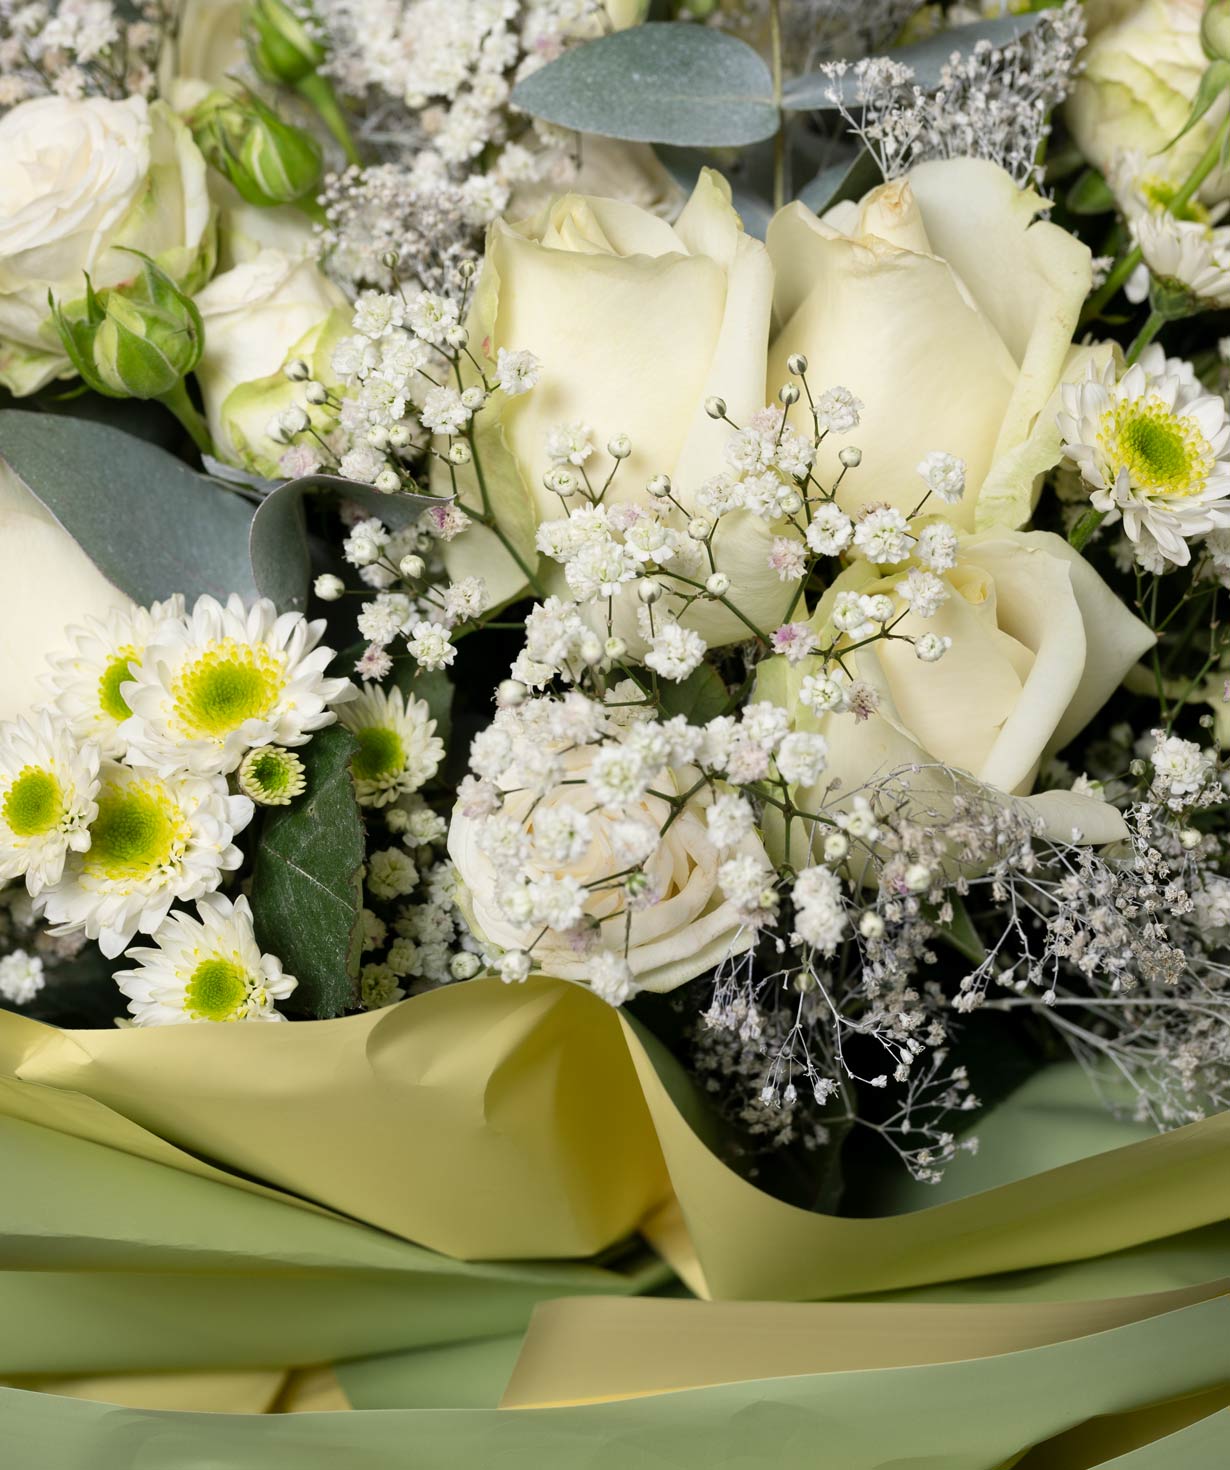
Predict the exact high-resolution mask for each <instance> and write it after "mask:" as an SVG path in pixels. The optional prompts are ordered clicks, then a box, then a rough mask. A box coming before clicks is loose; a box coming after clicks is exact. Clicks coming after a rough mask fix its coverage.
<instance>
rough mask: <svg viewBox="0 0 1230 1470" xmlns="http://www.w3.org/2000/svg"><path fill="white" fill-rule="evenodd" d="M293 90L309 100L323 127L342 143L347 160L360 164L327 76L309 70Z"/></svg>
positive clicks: (357, 152) (360, 161)
mask: <svg viewBox="0 0 1230 1470" xmlns="http://www.w3.org/2000/svg"><path fill="white" fill-rule="evenodd" d="M295 91H296V92H298V93H299V95H300V96H301V97H302V98H303V99H304V100H305V101H306V102H310V103H311V104H312V106H313V107H314V108H315V109H316V111H317V112H318V113H319V114H320V119H321V121H322V122H323V123H324V125H325V127H327V128H328V129H329V131H330V132H331V133H332V134H333V136H334V137H335V138H336V139H337V141H338V142H339V143H340V144H341V145H342V152H343V153H345V155H346V159H347V161H348V162H349V163H355V164H361V163H362V162H363V160H362V159H361V158H360V157H359V150H358V149H357V148H356V147H355V145H354V139H353V138H352V137H351V136H350V128H349V126H348V125H347V122H346V118H345V115H344V113H343V112H342V109H341V108H340V107H339V106H338V101H337V94H336V93H335V92H334V90H333V84H332V83H331V82H330V81H329V79H328V77H322V76H321V75H320V73H319V72H315V71H313V72H309V73H308V74H307V76H305V77H304V78H303V80H302V81H299V82H296V83H295Z"/></svg>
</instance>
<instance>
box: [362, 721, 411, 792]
mask: <svg viewBox="0 0 1230 1470" xmlns="http://www.w3.org/2000/svg"><path fill="white" fill-rule="evenodd" d="M354 738H355V739H356V740H357V741H358V743H359V748H358V750H356V751H355V753H354V757H353V760H352V761H351V766H352V769H353V770H354V773H355V775H356V777H358V779H359V780H360V781H380V780H384V779H386V778H388V777H389V776H396V775H398V774H400V772H402V771H403V770H405V768H406V747H405V746H404V745H403V744H402V741H401V736H400V735H399V734H398V733H397V731H396V730H391V729H390V728H389V726H388V725H368V726H367V727H366V729H363V730H356V731H355V732H354Z"/></svg>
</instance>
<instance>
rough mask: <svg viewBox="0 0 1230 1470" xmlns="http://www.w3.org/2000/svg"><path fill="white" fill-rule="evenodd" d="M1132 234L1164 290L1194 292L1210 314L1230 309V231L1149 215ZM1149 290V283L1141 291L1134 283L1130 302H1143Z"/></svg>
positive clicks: (1164, 215) (1162, 215)
mask: <svg viewBox="0 0 1230 1470" xmlns="http://www.w3.org/2000/svg"><path fill="white" fill-rule="evenodd" d="M1132 234H1133V236H1134V237H1135V240H1136V243H1137V245H1139V246H1140V253H1141V254H1142V255H1143V256H1144V259H1145V264H1146V265H1147V266H1148V268H1149V270H1150V271H1151V272H1152V274H1153V275H1154V276H1155V277H1156V278H1157V279H1158V280H1159V281H1160V282H1161V283H1162V284H1163V285H1164V286H1166V287H1169V288H1170V289H1172V290H1173V289H1175V288H1176V287H1177V288H1180V289H1182V290H1185V291H1188V292H1190V293H1191V295H1193V296H1194V297H1196V299H1197V300H1198V301H1199V302H1200V303H1201V304H1202V305H1203V306H1204V308H1205V309H1206V310H1209V309H1214V308H1221V307H1225V306H1230V227H1227V226H1225V225H1217V226H1215V225H1207V224H1202V223H1200V222H1199V221H1198V220H1186V219H1175V217H1174V215H1172V214H1145V215H1142V216H1141V217H1140V218H1139V219H1138V220H1136V221H1135V222H1134V224H1133V225H1132ZM1147 289H1148V288H1147V282H1146V283H1145V284H1144V289H1141V283H1140V281H1139V280H1135V279H1134V289H1133V290H1131V291H1130V292H1129V298H1130V299H1134V300H1137V301H1143V300H1144V297H1145V295H1146V294H1147Z"/></svg>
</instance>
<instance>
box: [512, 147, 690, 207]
mask: <svg viewBox="0 0 1230 1470" xmlns="http://www.w3.org/2000/svg"><path fill="white" fill-rule="evenodd" d="M557 172H558V173H560V174H562V175H563V177H562V178H560V177H556V176H555V175H556V173H557ZM561 186H563V187H566V188H567V189H568V190H569V191H570V192H571V193H573V194H586V195H593V196H596V197H597V198H599V199H620V200H622V201H623V202H624V203H625V204H634V205H636V207H637V208H638V209H645V210H648V211H649V213H650V214H658V215H661V216H662V217H663V219H673V218H674V217H675V216H676V215H677V214H678V213H679V210H680V208H681V207H682V205H683V201H684V194H683V190H682V189H681V188H680V187H679V185H678V184H677V183H676V182H675V180H674V178H673V177H672V176H671V174H670V171H669V170H668V169H667V168H666V167H665V166H664V165H663V163H662V160H661V159H660V158H659V157H658V155H657V154H656V153H655V152H654V151H653V149H652V148H651V147H650V146H649V144H648V143H624V142H622V141H621V140H620V139H618V138H600V137H598V136H597V135H596V134H593V133H582V134H580V136H579V137H578V138H577V140H576V144H575V147H574V148H572V149H570V150H569V151H568V153H566V154H562V155H561V158H560V168H559V169H558V170H552V171H551V172H550V174H549V175H548V177H547V178H544V179H540V180H537V181H536V182H534V183H525V184H518V185H517V186H516V188H514V189H513V191H512V198H511V199H510V200H509V203H508V208H507V209H506V210H504V214H505V216H506V217H507V218H509V219H527V218H528V217H529V216H530V215H532V214H537V213H538V212H539V211H540V210H542V209H545V208H546V207H547V206H548V205H549V204H550V202H551V200H552V199H553V198H554V197H555V195H556V194H558V193H559V192H560V188H561Z"/></svg>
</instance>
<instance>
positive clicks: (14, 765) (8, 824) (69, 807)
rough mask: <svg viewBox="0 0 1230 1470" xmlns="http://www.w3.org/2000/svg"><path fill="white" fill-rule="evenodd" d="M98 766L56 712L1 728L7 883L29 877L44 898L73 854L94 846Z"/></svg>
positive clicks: (2, 869) (0, 852)
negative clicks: (93, 823)
mask: <svg viewBox="0 0 1230 1470" xmlns="http://www.w3.org/2000/svg"><path fill="white" fill-rule="evenodd" d="M98 767H99V752H98V747H97V746H96V745H94V744H92V743H90V742H88V741H87V742H86V743H85V744H82V745H79V744H78V743H77V741H76V740H75V739H74V738H73V735H72V733H71V732H70V731H69V729H68V728H67V727H66V726H65V725H64V724H62V723H61V722H59V721H57V720H56V719H55V718H54V717H53V716H52V714H51V713H50V712H49V711H46V710H44V711H42V712H40V713H39V714H37V715H35V717H34V718H33V720H29V719H26V718H24V717H19V718H18V719H16V720H14V721H12V722H11V723H9V724H5V725H0V883H6V882H7V881H8V880H9V879H10V878H24V879H25V880H26V888H27V889H28V890H29V892H30V893H31V894H32V895H37V894H38V893H40V892H41V891H42V890H43V889H44V888H46V887H47V886H48V885H49V884H52V883H57V882H59V879H60V875H61V873H62V872H63V869H64V860H65V858H66V857H67V855H68V854H69V852H82V851H84V850H85V849H86V848H87V847H89V845H90V833H89V826H90V823H91V822H92V821H93V820H94V818H95V817H96V816H97V815H98V806H97V802H96V800H95V798H96V797H97V795H98Z"/></svg>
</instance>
